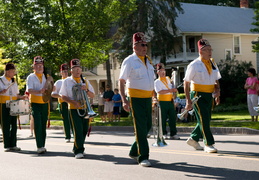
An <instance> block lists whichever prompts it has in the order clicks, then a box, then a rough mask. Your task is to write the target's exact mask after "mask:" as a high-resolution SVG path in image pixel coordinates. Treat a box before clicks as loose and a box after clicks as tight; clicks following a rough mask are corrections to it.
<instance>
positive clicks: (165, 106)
mask: <svg viewBox="0 0 259 180" xmlns="http://www.w3.org/2000/svg"><path fill="white" fill-rule="evenodd" d="M159 105H160V107H161V114H162V129H163V135H166V134H167V130H166V120H167V119H169V121H168V124H169V127H170V136H174V135H176V134H177V129H176V112H175V107H174V103H172V101H159Z"/></svg>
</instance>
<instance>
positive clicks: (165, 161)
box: [0, 129, 259, 180]
mask: <svg viewBox="0 0 259 180" xmlns="http://www.w3.org/2000/svg"><path fill="white" fill-rule="evenodd" d="M47 134H48V137H47V141H46V148H47V150H48V152H47V153H46V154H43V155H38V154H37V153H36V142H35V139H34V138H28V136H29V135H30V132H29V130H28V129H23V130H18V146H19V147H21V148H22V151H20V152H4V149H3V143H2V142H1V143H0V159H1V160H0V179H1V180H16V179H19V180H28V179H35V180H43V179H44V180H49V179H50V180H56V179H57V180H68V179H69V180H71V179H79V180H81V179H84V180H85V179H86V180H88V179H89V180H90V179H91V180H95V179H112V180H117V179H118V180H121V179H123V180H133V179H134V180H146V179H147V180H153V179H163V180H167V179H170V180H172V179H176V180H178V179H179V180H187V179H188V180H189V179H203V180H204V179H233V180H239V179H245V180H249V179H259V135H215V136H214V137H215V140H216V148H218V150H219V152H218V153H213V154H209V153H205V152H203V151H196V150H194V149H193V148H192V147H190V146H188V145H187V144H186V142H185V141H186V139H187V138H188V135H189V134H185V133H183V134H179V135H180V136H181V140H166V142H167V143H168V146H166V147H153V146H152V144H153V143H154V142H155V140H154V139H153V138H149V145H150V161H151V163H152V167H148V168H147V167H141V166H139V165H138V164H137V163H136V162H135V161H134V160H132V159H130V158H129V157H128V152H129V149H130V145H131V143H132V142H133V141H134V136H133V133H132V132H125V131H124V132H119V131H106V132H104V131H93V132H92V133H91V135H90V137H88V138H87V139H86V143H85V148H86V151H85V157H84V159H75V158H74V155H73V154H72V152H71V151H72V146H73V143H65V140H64V137H63V132H62V130H48V132H47Z"/></svg>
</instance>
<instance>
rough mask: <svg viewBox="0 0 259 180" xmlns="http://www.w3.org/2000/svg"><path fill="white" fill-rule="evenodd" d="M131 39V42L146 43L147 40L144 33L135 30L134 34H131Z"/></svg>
mask: <svg viewBox="0 0 259 180" xmlns="http://www.w3.org/2000/svg"><path fill="white" fill-rule="evenodd" d="M132 41H133V44H134V45H135V44H137V43H142V42H143V43H146V42H147V40H146V38H145V34H144V33H143V32H137V33H135V34H133V37H132Z"/></svg>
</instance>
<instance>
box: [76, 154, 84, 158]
mask: <svg viewBox="0 0 259 180" xmlns="http://www.w3.org/2000/svg"><path fill="white" fill-rule="evenodd" d="M75 158H76V159H82V158H84V155H83V154H82V153H78V154H76V155H75Z"/></svg>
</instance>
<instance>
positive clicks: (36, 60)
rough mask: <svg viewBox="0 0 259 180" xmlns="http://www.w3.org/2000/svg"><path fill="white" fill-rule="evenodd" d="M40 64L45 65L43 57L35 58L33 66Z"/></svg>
mask: <svg viewBox="0 0 259 180" xmlns="http://www.w3.org/2000/svg"><path fill="white" fill-rule="evenodd" d="M39 63H42V64H43V63H44V62H43V59H42V57H41V56H36V57H34V59H33V64H39Z"/></svg>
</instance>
